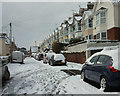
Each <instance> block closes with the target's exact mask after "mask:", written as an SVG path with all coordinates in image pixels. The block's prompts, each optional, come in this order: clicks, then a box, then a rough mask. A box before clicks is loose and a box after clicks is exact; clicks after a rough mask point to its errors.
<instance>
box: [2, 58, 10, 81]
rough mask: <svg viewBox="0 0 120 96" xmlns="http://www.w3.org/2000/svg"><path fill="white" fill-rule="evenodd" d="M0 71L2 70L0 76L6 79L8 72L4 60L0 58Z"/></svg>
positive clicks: (8, 75)
mask: <svg viewBox="0 0 120 96" xmlns="http://www.w3.org/2000/svg"><path fill="white" fill-rule="evenodd" d="M0 72H2V74H0V75H2V76H0V78H2V79H3V81H4V80H8V79H10V72H9V70H8V67H7V64H6V62H5V61H2V59H1V58H0Z"/></svg>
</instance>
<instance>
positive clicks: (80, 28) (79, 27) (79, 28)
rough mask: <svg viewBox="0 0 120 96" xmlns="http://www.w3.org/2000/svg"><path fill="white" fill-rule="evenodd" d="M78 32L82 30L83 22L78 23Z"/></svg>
mask: <svg viewBox="0 0 120 96" xmlns="http://www.w3.org/2000/svg"><path fill="white" fill-rule="evenodd" d="M78 30H82V25H81V22H78Z"/></svg>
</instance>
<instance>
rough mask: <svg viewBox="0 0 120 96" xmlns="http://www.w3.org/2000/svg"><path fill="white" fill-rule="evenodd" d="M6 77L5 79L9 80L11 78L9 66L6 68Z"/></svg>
mask: <svg viewBox="0 0 120 96" xmlns="http://www.w3.org/2000/svg"><path fill="white" fill-rule="evenodd" d="M4 79H5V80H9V79H10V72H9V70H8V67H6V68H5V74H4Z"/></svg>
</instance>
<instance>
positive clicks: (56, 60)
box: [49, 54, 66, 65]
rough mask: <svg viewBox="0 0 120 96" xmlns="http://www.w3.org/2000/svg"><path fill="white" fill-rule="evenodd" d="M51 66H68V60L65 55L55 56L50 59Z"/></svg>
mask: <svg viewBox="0 0 120 96" xmlns="http://www.w3.org/2000/svg"><path fill="white" fill-rule="evenodd" d="M49 64H50V65H66V58H65V57H64V55H63V54H54V55H52V57H51V58H50V61H49Z"/></svg>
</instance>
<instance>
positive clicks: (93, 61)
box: [90, 56, 99, 64]
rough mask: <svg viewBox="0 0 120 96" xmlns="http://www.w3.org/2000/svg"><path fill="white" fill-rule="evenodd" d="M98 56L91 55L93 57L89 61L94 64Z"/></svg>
mask: <svg viewBox="0 0 120 96" xmlns="http://www.w3.org/2000/svg"><path fill="white" fill-rule="evenodd" d="M98 57H99V56H95V57H93V58H92V59H91V60H90V62H91V63H94V64H95V63H96V62H97V60H98Z"/></svg>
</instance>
